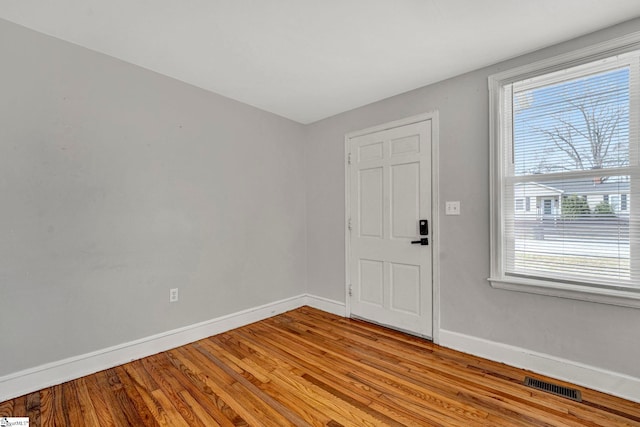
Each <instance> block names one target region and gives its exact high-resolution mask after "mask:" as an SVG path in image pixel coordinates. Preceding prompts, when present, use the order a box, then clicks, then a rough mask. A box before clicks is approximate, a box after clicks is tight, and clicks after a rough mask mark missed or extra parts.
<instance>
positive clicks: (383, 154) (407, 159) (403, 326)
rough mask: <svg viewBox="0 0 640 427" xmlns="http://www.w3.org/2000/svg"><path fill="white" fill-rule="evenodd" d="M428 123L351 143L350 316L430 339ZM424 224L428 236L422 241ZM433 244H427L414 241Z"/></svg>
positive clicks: (431, 319) (353, 140) (378, 133)
mask: <svg viewBox="0 0 640 427" xmlns="http://www.w3.org/2000/svg"><path fill="white" fill-rule="evenodd" d="M431 125H432V123H431V120H426V121H422V122H418V123H413V124H408V125H405V126H400V127H395V128H392V129H387V130H382V131H378V132H375V133H369V134H365V135H361V136H356V137H353V138H349V139H348V140H347V144H348V145H347V148H348V150H349V158H350V164H349V166H348V170H349V187H350V188H349V189H348V191H349V193H348V197H349V215H350V218H351V219H350V231H349V236H348V237H347V238H348V239H349V243H350V244H349V249H350V250H349V252H350V253H349V255H348V257H349V260H348V262H349V275H350V290H349V292H348V293H349V294H350V295H349V296H348V298H350V301H349V302H350V312H351V315H352V316H356V317H361V318H363V319H367V320H371V321H373V322H376V323H380V324H383V325H387V326H390V327H392V328H396V329H400V330H403V331H407V332H410V333H414V334H417V335H421V336H425V337H428V338H432V336H433V333H432V329H433V325H432V322H433V314H432V313H433V307H432V305H433V295H432V287H433V280H432V250H431V248H432V246H431V235H430V234H431V231H432V230H431V227H430V226H431V225H432V223H431V136H432V134H431V132H432V126H431ZM420 220H427V221H428V225H429V230H428V232H429V235H422V236H421V235H420V232H419V221H420ZM421 238H426V239H428V242H429V244H428V245H422V244H413V243H412V241H417V240H420V239H421Z"/></svg>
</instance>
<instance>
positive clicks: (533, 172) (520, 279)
mask: <svg viewBox="0 0 640 427" xmlns="http://www.w3.org/2000/svg"><path fill="white" fill-rule="evenodd" d="M639 47H640V36H638V35H636V36H635V40H634V41H633V43H632V44H629V43H628V40H627V43H620V46H617V45H616V43H615V42H614V43H610V44H607V45H601V46H597V47H594V48H592V49H588V50H586V51H583V52H577V53H573V54H569V55H566V56H565V57H559V58H554V59H552V60H550V61H546V62H544V63H538V64H533V65H531V66H528V67H523V68H521V69H518V70H512V71H507V72H505V73H501V74H499V75H496V76H491V77H490V79H489V83H490V89H491V119H492V121H491V125H492V132H491V138H492V141H491V147H492V162H493V163H492V188H491V190H492V251H491V254H492V266H491V267H492V271H491V277H490V279H489V280H490V281H491V283H492V286H494V287H499V288H506V289H512V290H520V291H525V292H535V293H542V294H550V295H556V296H565V297H569V298H579V299H588V300H591V301H594V300H597V301H602V302H609V303H613V304H620V305H628V306H634V307H640V234H639V233H638V231H639V226H640V221H639V220H640V212H636V211H634V210H633V209H632V208H631V206H630V203H629V200H631V199H632V198H633V197H635V194H637V193H640V185H639V184H640V167H639V162H638V122H639V121H640V91H639V85H640V50H637V49H638V48H639ZM634 49H635V50H634ZM587 58H588V59H587ZM521 194H526V201H527V203H526V206H527V209H524V206H523V203H522V199H520V198H519V197H520V196H519V195H521ZM516 197H518V198H516ZM530 197H533V198H534V200H535V203H536V207H537V209H536V211H535V212H534V211H532V212H530V213H529V212H528V210H529V209H528V208H529V203H530V202H529V198H530Z"/></svg>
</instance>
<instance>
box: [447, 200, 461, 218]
mask: <svg viewBox="0 0 640 427" xmlns="http://www.w3.org/2000/svg"><path fill="white" fill-rule="evenodd" d="M444 208H445V212H444V213H445V215H460V202H459V201H455V202H445V205H444Z"/></svg>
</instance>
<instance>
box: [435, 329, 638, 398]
mask: <svg viewBox="0 0 640 427" xmlns="http://www.w3.org/2000/svg"><path fill="white" fill-rule="evenodd" d="M440 345H441V346H443V347H448V348H452V349H454V350H458V351H462V352H463V353H469V354H473V355H475V356H480V357H484V358H485V359H489V360H494V361H496V362H501V363H505V364H507V365H511V366H515V367H517V368H522V369H526V370H528V371H531V372H537V373H540V374H542V375H545V376H548V377H552V378H557V379H559V380H563V381H568V382H570V383H573V384H576V385H580V386H583V387H587V388H591V389H593V390H598V391H601V392H603V393H608V394H612V395H614V396H619V397H622V398H624V399H628V400H631V401H634V402H638V403H640V378H635V377H632V376H629V375H625V374H620V373H618V372H612V371H608V370H605V369H601V368H597V367H595V366H589V365H585V364H582V363H578V362H574V361H571V360H567V359H562V358H559V357H555V356H550V355H548V354H544V353H538V352H535V351H531V350H527V349H524V348H520V347H514V346H511V345H507V344H502V343H499V342H495V341H489V340H485V339H482V338H477V337H473V336H470V335H464V334H460V333H457V332H453V331H447V330H444V329H441V330H440Z"/></svg>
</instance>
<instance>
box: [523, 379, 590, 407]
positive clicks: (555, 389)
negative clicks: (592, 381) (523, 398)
mask: <svg viewBox="0 0 640 427" xmlns="http://www.w3.org/2000/svg"><path fill="white" fill-rule="evenodd" d="M524 385H526V386H528V387H532V388H535V389H538V390H542V391H546V392H548V393H553V394H555V395H557V396H562V397H566V398H567V399H571V400H575V401H576V402H582V396H581V395H580V390H576V389H575V388H569V387H563V386H561V385H558V384H553V383H548V382H546V381H542V380H537V379H535V378H531V377H525V379H524Z"/></svg>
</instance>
